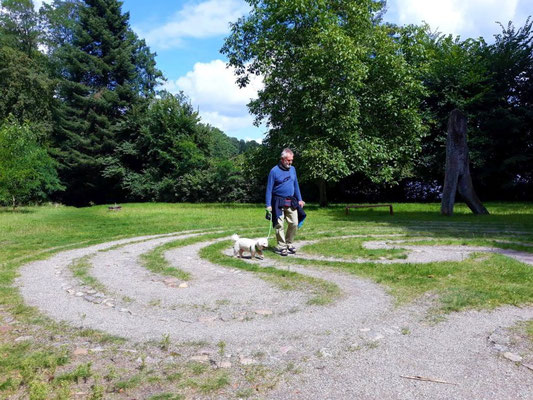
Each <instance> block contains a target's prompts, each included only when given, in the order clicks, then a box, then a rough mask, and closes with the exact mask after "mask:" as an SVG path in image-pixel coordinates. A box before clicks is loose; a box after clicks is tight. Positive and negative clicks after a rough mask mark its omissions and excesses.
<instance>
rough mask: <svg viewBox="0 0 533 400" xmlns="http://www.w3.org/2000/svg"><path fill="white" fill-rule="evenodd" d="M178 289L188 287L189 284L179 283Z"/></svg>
mask: <svg viewBox="0 0 533 400" xmlns="http://www.w3.org/2000/svg"><path fill="white" fill-rule="evenodd" d="M178 287H179V288H181V289H185V288H188V287H189V284H188V283H187V282H183V283H180V284H179V286H178Z"/></svg>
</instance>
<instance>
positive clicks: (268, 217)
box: [265, 210, 272, 240]
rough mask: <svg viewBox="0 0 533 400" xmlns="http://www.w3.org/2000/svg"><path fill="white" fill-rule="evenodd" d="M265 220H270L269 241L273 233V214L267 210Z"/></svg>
mask: <svg viewBox="0 0 533 400" xmlns="http://www.w3.org/2000/svg"><path fill="white" fill-rule="evenodd" d="M265 218H266V219H267V220H268V226H269V228H268V236H267V240H268V239H270V233H271V232H272V212H271V211H268V210H266V215H265Z"/></svg>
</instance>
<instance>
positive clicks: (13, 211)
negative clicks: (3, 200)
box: [0, 207, 35, 214]
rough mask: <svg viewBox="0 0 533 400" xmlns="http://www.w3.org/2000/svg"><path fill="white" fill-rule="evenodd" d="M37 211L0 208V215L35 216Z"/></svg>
mask: <svg viewBox="0 0 533 400" xmlns="http://www.w3.org/2000/svg"><path fill="white" fill-rule="evenodd" d="M34 213H35V210H30V209H27V208H18V207H17V208H15V209H13V207H0V214H34Z"/></svg>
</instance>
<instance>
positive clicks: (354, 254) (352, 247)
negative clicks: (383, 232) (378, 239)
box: [302, 238, 407, 260]
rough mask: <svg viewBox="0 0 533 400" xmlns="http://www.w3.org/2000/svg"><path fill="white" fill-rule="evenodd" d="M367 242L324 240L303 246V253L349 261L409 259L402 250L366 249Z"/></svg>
mask: <svg viewBox="0 0 533 400" xmlns="http://www.w3.org/2000/svg"><path fill="white" fill-rule="evenodd" d="M370 240H373V239H370ZM367 241H369V239H368V238H343V239H342V240H339V239H324V240H320V241H319V242H317V243H313V244H309V245H307V246H303V247H302V251H305V252H306V253H310V254H319V255H323V256H330V257H331V256H335V257H340V258H348V259H350V258H351V259H353V258H358V257H360V258H365V259H369V260H379V259H387V260H392V259H398V258H400V259H402V258H407V252H406V251H405V250H402V249H376V250H374V249H365V248H364V247H363V243H364V242H367Z"/></svg>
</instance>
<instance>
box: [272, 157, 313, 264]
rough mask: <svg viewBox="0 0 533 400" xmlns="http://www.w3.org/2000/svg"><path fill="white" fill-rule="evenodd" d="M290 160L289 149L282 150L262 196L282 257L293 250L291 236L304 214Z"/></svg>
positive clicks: (294, 170)
mask: <svg viewBox="0 0 533 400" xmlns="http://www.w3.org/2000/svg"><path fill="white" fill-rule="evenodd" d="M293 159H294V153H293V152H292V150H291V149H288V148H286V149H283V151H282V152H281V158H280V162H279V164H278V165H276V166H275V167H274V168H272V169H271V170H270V173H269V174H268V182H267V187H266V195H265V202H266V209H267V211H268V212H269V213H270V218H271V219H272V225H273V227H274V229H275V230H276V239H277V241H278V245H277V248H276V251H277V252H278V253H279V254H280V255H282V256H286V255H288V254H289V253H290V254H294V253H296V248H295V247H294V245H293V242H294V236H295V235H296V231H297V230H298V227H300V226H301V225H302V223H303V220H304V219H305V216H306V215H305V212H304V210H303V207H304V205H305V202H304V201H303V200H302V195H301V193H300V187H299V186H298V178H297V177H296V169H295V168H294V167H293V166H292V161H293ZM285 220H286V221H287V225H288V226H287V232H286V233H285V229H284V226H283V225H284V221H285Z"/></svg>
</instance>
